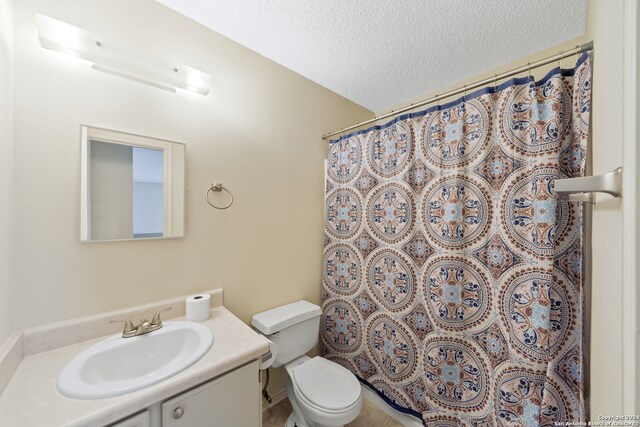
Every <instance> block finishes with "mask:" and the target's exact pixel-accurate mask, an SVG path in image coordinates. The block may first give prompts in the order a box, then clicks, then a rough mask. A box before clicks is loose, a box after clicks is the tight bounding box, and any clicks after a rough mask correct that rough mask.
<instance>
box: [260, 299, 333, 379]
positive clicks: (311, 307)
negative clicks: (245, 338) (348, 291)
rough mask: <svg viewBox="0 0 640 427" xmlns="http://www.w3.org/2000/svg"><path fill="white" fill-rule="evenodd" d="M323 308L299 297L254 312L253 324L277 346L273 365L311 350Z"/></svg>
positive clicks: (275, 366) (316, 336)
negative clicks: (274, 306) (287, 302)
mask: <svg viewBox="0 0 640 427" xmlns="http://www.w3.org/2000/svg"><path fill="white" fill-rule="evenodd" d="M320 314H322V310H321V309H320V307H318V306H317V305H315V304H312V303H310V302H309V301H304V300H302V301H297V302H294V303H291V304H286V305H282V306H280V307H276V308H272V309H271V310H267V311H263V312H262V313H258V314H255V315H254V316H253V318H252V319H251V325H253V327H254V328H255V329H256V330H258V331H259V332H260V333H262V335H264V336H266V337H267V338H268V339H270V340H271V341H273V343H274V344H275V345H276V347H277V351H276V357H275V360H274V362H273V365H271V366H273V367H274V368H277V367H278V366H282V365H284V364H285V363H288V362H290V361H292V360H293V359H296V358H298V357H300V356H302V355H304V354H305V353H306V352H307V351H309V350H311V349H312V348H313V347H314V346H315V345H316V343H317V342H318V334H319V332H320Z"/></svg>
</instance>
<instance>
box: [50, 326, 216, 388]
mask: <svg viewBox="0 0 640 427" xmlns="http://www.w3.org/2000/svg"><path fill="white" fill-rule="evenodd" d="M212 345H213V334H212V333H211V330H210V329H209V328H207V327H206V326H204V325H201V324H199V323H193V322H180V321H178V322H167V323H165V324H164V325H163V327H162V328H161V329H158V330H157V331H154V332H151V333H148V334H145V335H140V336H137V337H132V338H122V336H121V334H118V335H114V336H113V337H109V338H107V339H105V340H104V341H100V342H99V343H97V344H95V345H93V346H91V347H89V348H88V349H86V350H85V351H83V352H82V353H80V354H78V355H77V356H76V357H75V358H73V359H72V360H71V362H69V364H67V366H65V368H64V369H63V370H62V372H61V373H60V376H59V377H58V383H57V385H58V391H59V392H60V393H62V394H63V395H65V396H67V397H72V398H75V399H101V398H105V397H113V396H118V395H121V394H125V393H129V392H132V391H135V390H140V389H142V388H145V387H148V386H150V385H152V384H156V383H158V382H160V381H162V380H164V379H167V378H169V377H171V376H173V375H175V374H177V373H178V372H181V371H183V370H185V369H187V368H188V367H190V366H191V365H193V364H194V363H196V362H197V361H198V360H200V359H201V358H202V357H203V356H204V355H205V354H206V353H207V352H208V351H209V349H210V348H211V346H212Z"/></svg>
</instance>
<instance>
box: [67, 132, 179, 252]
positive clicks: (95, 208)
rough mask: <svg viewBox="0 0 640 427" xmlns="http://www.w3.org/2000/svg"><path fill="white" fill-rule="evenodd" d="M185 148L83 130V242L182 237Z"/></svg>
mask: <svg viewBox="0 0 640 427" xmlns="http://www.w3.org/2000/svg"><path fill="white" fill-rule="evenodd" d="M184 151H185V150H184V145H183V144H180V143H175V142H169V141H164V140H159V139H154V138H148V137H141V136H137V135H131V134H125V133H121V132H115V131H108V130H104V129H97V128H90V127H87V126H83V127H82V192H81V193H82V197H81V199H82V200H81V230H80V238H81V240H82V241H105V240H127V239H145V238H162V237H182V236H183V235H184V170H185V168H184Z"/></svg>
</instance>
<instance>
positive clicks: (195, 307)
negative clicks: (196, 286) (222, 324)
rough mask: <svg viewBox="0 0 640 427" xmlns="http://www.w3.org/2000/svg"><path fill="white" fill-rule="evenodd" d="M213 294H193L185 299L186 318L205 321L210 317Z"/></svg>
mask: <svg viewBox="0 0 640 427" xmlns="http://www.w3.org/2000/svg"><path fill="white" fill-rule="evenodd" d="M210 300H211V295H209V294H202V295H193V296H190V297H189V298H187V299H186V300H185V306H186V309H185V311H186V315H185V317H186V319H187V320H188V321H189V322H204V321H205V320H207V319H209V316H210V311H211V301H210Z"/></svg>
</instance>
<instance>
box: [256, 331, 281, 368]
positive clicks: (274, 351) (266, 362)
mask: <svg viewBox="0 0 640 427" xmlns="http://www.w3.org/2000/svg"><path fill="white" fill-rule="evenodd" d="M263 338H264V339H265V340H267V342H268V343H269V351H270V352H271V354H270V355H268V356H262V365H261V366H260V369H267V368H268V367H269V366H271V365H273V362H274V361H275V360H276V356H277V355H278V346H277V345H275V344H274V342H273V341H271V340H270V339H269V338H267V337H265V336H263Z"/></svg>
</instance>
